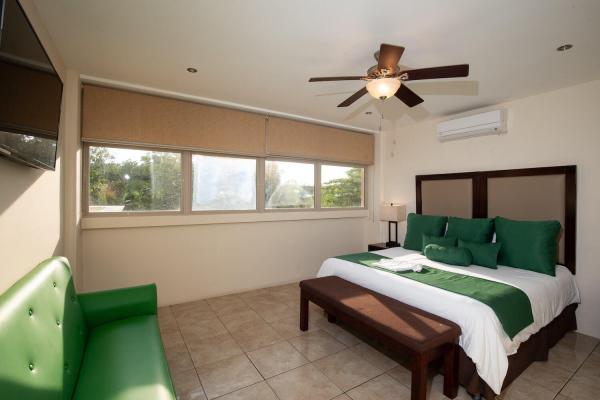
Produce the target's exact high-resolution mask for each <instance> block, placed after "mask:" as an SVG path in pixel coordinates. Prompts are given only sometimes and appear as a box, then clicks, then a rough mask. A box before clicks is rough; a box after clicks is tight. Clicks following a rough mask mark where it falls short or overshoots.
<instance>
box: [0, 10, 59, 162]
mask: <svg viewBox="0 0 600 400" xmlns="http://www.w3.org/2000/svg"><path fill="white" fill-rule="evenodd" d="M0 28H1V29H0V155H1V156H3V157H6V158H8V159H10V160H12V161H16V162H19V163H22V164H25V165H28V166H30V167H35V168H43V169H50V170H54V168H55V163H56V148H57V142H58V126H59V121H60V105H61V97H62V86H63V84H62V81H61V80H60V78H59V76H58V74H57V73H56V71H55V69H54V67H53V66H52V62H51V61H50V58H49V57H48V55H47V54H46V51H45V50H44V47H43V46H42V44H41V42H40V40H39V38H38V37H37V35H36V33H35V31H34V30H33V27H32V26H31V24H30V23H29V20H28V19H27V16H26V15H25V12H24V11H23V8H22V7H21V5H20V4H19V2H18V1H17V0H0Z"/></svg>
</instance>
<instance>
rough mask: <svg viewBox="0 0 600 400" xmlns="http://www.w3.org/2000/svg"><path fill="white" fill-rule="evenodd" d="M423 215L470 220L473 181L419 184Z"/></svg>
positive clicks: (453, 180)
mask: <svg viewBox="0 0 600 400" xmlns="http://www.w3.org/2000/svg"><path fill="white" fill-rule="evenodd" d="M421 192H422V198H423V203H422V204H423V214H429V215H448V216H453V217H462V218H471V216H472V215H473V180H472V179H448V180H436V181H425V182H423V183H422V184H421Z"/></svg>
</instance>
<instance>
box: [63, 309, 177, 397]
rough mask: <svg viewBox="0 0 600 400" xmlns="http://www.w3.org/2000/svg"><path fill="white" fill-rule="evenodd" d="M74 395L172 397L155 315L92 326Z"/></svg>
mask: <svg viewBox="0 0 600 400" xmlns="http://www.w3.org/2000/svg"><path fill="white" fill-rule="evenodd" d="M73 398H74V399H79V400H126V399H127V400H130V399H153V400H166V399H168V400H173V399H175V394H174V390H173V386H172V383H171V378H170V376H169V369H168V365H167V363H166V359H165V357H164V353H163V347H162V343H161V339H160V333H159V330H158V322H157V319H156V316H155V315H140V316H134V317H130V318H124V319H119V320H116V321H113V322H109V323H106V324H103V325H99V326H98V327H96V328H94V329H93V330H92V331H91V333H90V335H89V338H88V343H87V347H86V349H85V355H84V359H83V364H82V365H81V370H80V373H79V382H78V384H77V387H76V389H75V395H74V397H73Z"/></svg>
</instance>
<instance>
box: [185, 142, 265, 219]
mask: <svg viewBox="0 0 600 400" xmlns="http://www.w3.org/2000/svg"><path fill="white" fill-rule="evenodd" d="M192 210H194V211H210V210H256V160H255V159H252V158H233V157H215V156H205V155H197V154H194V155H193V156H192Z"/></svg>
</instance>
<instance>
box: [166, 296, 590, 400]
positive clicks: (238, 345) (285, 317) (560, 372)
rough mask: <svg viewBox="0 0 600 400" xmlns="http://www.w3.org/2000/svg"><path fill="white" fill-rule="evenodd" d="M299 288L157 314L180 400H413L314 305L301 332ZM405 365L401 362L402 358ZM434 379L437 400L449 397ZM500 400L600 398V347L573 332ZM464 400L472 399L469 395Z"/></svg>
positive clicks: (401, 379) (383, 365)
mask: <svg viewBox="0 0 600 400" xmlns="http://www.w3.org/2000/svg"><path fill="white" fill-rule="evenodd" d="M298 314H299V289H298V285H297V284H290V285H284V286H277V287H272V288H267V289H260V290H254V291H251V292H246V293H241V294H239V295H230V296H223V297H218V298H213V299H207V300H200V301H195V302H192V303H186V304H179V305H175V306H171V307H163V308H161V309H159V322H160V328H161V333H162V338H163V342H164V345H165V351H166V354H167V358H168V361H169V366H170V368H171V374H172V376H173V381H174V384H175V389H176V391H177V395H178V398H179V399H182V400H183V399H185V400H203V399H216V398H218V399H221V400H278V399H279V400H328V399H335V400H344V399H345V400H349V399H352V400H387V399H390V400H392V399H393V400H404V399H406V400H408V399H410V372H409V371H408V370H407V369H406V368H405V367H403V366H402V364H403V363H402V362H401V364H398V363H397V362H396V361H394V360H392V359H390V358H388V357H387V356H386V355H384V354H382V353H380V352H379V351H377V350H375V349H374V348H373V347H371V346H370V345H369V344H367V343H365V342H363V341H362V340H360V339H358V338H357V337H356V336H354V335H353V334H351V333H349V332H348V331H346V330H344V329H342V328H340V327H339V326H338V325H335V324H330V323H328V322H327V320H326V319H325V318H323V313H322V310H320V309H319V308H318V307H316V306H314V305H311V314H310V330H309V331H308V332H301V331H300V330H299V329H298ZM400 361H401V360H400ZM442 382H443V378H442V377H441V376H440V375H436V376H434V377H432V380H431V385H430V392H429V399H431V400H441V399H446V397H444V395H443V394H442ZM498 398H499V399H504V400H552V399H556V400H598V399H600V346H599V345H598V340H597V339H593V338H590V337H587V336H584V335H579V334H575V333H570V334H568V335H567V336H566V337H565V338H564V339H563V340H562V341H561V342H560V343H559V344H558V345H557V346H555V347H554V348H553V349H552V350H551V352H550V359H549V361H548V362H536V363H534V364H533V365H532V366H531V367H529V369H528V370H527V371H525V372H524V373H523V374H522V375H521V376H520V377H519V378H518V379H517V380H516V381H515V382H514V383H513V384H512V385H511V386H510V387H509V388H507V389H506V390H505V391H504V392H503V393H502V394H501V396H499V397H498ZM457 399H470V396H468V395H467V393H466V392H465V391H464V389H462V388H461V390H460V392H459V395H458V397H457Z"/></svg>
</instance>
